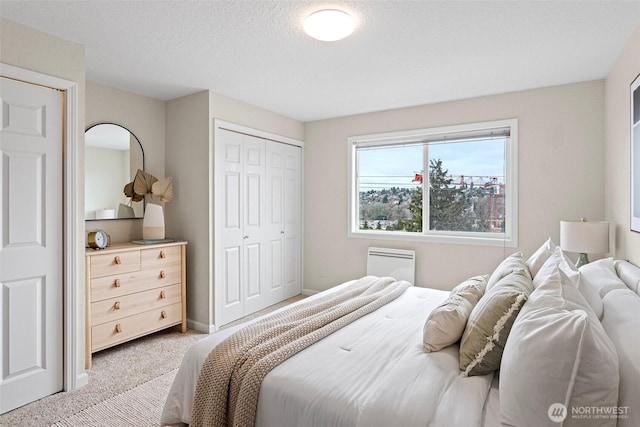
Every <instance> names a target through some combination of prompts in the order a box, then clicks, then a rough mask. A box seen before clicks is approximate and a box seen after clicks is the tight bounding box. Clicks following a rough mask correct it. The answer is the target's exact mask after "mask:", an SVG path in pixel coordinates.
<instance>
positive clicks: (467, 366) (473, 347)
mask: <svg viewBox="0 0 640 427" xmlns="http://www.w3.org/2000/svg"><path fill="white" fill-rule="evenodd" d="M532 291H533V287H532V285H531V276H530V275H529V271H528V270H526V269H520V270H516V271H514V272H512V273H510V274H508V275H507V276H505V277H503V278H502V279H501V280H500V281H498V282H497V283H496V284H495V285H494V286H493V287H492V288H491V289H488V290H487V292H486V294H485V295H484V296H483V297H482V298H481V299H480V301H478V304H477V305H476V306H475V307H474V309H473V311H472V312H471V315H470V316H469V321H468V322H467V326H466V328H465V330H464V333H463V334H462V341H461V342H460V370H462V373H463V375H465V376H473V375H485V374H488V373H491V372H493V371H495V370H497V369H498V368H499V367H500V359H501V358H502V351H503V349H504V346H505V343H506V342H507V337H508V336H509V331H510V330H511V326H512V325H513V322H514V321H515V319H516V317H517V315H518V313H519V312H520V309H521V308H522V306H523V305H524V303H525V301H526V300H527V297H528V296H529V295H530V294H531V292H532Z"/></svg>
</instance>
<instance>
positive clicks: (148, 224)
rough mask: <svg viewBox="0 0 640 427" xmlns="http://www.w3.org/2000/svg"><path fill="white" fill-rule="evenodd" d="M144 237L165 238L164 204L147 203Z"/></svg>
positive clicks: (148, 238)
mask: <svg viewBox="0 0 640 427" xmlns="http://www.w3.org/2000/svg"><path fill="white" fill-rule="evenodd" d="M142 238H143V239H145V240H161V239H164V211H163V209H162V206H160V205H156V204H153V203H147V206H146V207H145V208H144V219H143V220H142Z"/></svg>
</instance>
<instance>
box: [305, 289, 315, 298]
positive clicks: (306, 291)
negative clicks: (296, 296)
mask: <svg viewBox="0 0 640 427" xmlns="http://www.w3.org/2000/svg"><path fill="white" fill-rule="evenodd" d="M317 293H318V291H314V290H311V289H303V290H302V295H306V296H308V297H310V296H311V295H315V294H317Z"/></svg>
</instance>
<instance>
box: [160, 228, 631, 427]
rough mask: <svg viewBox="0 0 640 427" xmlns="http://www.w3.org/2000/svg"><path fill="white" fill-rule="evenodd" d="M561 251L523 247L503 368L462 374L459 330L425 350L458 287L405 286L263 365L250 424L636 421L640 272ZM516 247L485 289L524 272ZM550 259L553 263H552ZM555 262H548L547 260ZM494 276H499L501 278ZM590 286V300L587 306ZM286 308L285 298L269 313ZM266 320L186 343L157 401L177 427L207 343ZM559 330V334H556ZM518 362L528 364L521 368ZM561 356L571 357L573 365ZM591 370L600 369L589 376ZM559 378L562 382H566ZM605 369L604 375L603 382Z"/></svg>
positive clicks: (183, 420) (369, 426)
mask: <svg viewBox="0 0 640 427" xmlns="http://www.w3.org/2000/svg"><path fill="white" fill-rule="evenodd" d="M559 251H560V250H559V249H558V248H556V247H555V246H554V245H553V246H552V245H551V241H550V240H548V241H547V242H545V244H544V245H543V246H541V248H540V249H539V250H538V251H536V253H535V254H533V255H531V257H529V258H528V259H525V258H524V257H523V256H522V254H519V258H520V259H521V261H522V262H523V263H524V265H526V266H527V271H526V273H527V274H529V275H530V279H531V283H532V285H534V284H535V278H536V277H538V278H539V280H538V284H537V285H538V286H537V287H536V288H535V289H534V290H533V292H531V293H530V295H529V297H528V298H527V300H526V301H520V302H518V305H519V309H520V313H519V314H517V316H515V317H514V321H513V324H512V325H511V332H510V333H509V336H508V339H507V341H506V344H505V343H503V347H504V348H503V350H502V352H503V353H504V354H503V355H502V361H501V362H498V363H502V365H501V366H499V367H498V369H497V370H490V372H488V373H483V371H480V372H479V373H476V374H474V375H464V374H463V373H462V372H461V365H460V360H461V348H460V346H461V344H460V343H461V342H463V343H464V342H465V341H464V338H463V340H462V341H460V339H459V337H458V339H457V341H456V342H454V343H453V344H451V345H445V346H444V347H443V348H441V349H439V348H438V349H437V350H436V351H430V352H426V351H425V348H427V341H428V338H427V336H426V333H427V332H426V331H427V328H426V324H427V322H425V320H426V319H431V318H432V317H433V316H434V314H433V313H435V312H438V310H442V309H443V307H445V308H446V307H447V304H450V303H451V299H452V297H453V296H455V295H454V292H453V291H452V292H449V291H441V290H435V289H429V288H420V287H415V286H408V287H407V288H406V290H404V292H402V293H401V294H400V295H399V296H397V297H396V298H395V299H393V300H391V301H390V302H388V303H386V304H385V305H383V306H381V307H380V308H378V309H376V310H375V311H372V312H371V313H369V314H366V315H364V316H362V317H360V318H358V319H356V320H354V321H353V322H351V323H349V324H348V325H346V326H344V327H342V328H341V329H338V330H336V331H335V332H333V333H331V334H330V335H328V336H326V337H325V338H323V339H320V340H319V341H317V342H315V343H314V344H312V345H310V346H308V347H306V348H305V349H303V350H301V351H300V352H298V353H297V354H295V355H293V356H291V357H290V358H288V359H287V360H285V361H284V362H282V363H281V364H279V365H277V366H276V367H275V368H273V369H272V370H270V371H269V373H268V374H267V375H266V376H265V377H264V379H263V381H262V383H261V386H260V389H259V398H258V400H257V408H256V412H255V425H256V426H258V427H275V426H278V427H280V426H282V427H285V426H305V427H306V426H309V427H312V426H318V427H320V426H366V427H375V426H390V425H397V426H403V427H411V426H487V427H491V426H500V425H536V426H540V425H550V426H555V425H610V426H615V425H618V426H622V427H626V426H632V425H638V423H640V407H638V406H639V405H638V403H637V401H638V396H640V338H639V334H638V333H637V331H638V330H640V315H639V314H638V313H640V296H639V295H638V283H639V282H640V269H639V268H638V267H636V266H634V265H632V264H630V263H627V262H625V261H615V262H614V260H612V259H611V258H608V259H604V260H599V261H596V262H594V263H591V264H588V268H584V271H580V272H573V273H572V272H571V271H569V270H568V269H567V270H566V271H565V272H564V273H563V272H562V271H561V270H562V269H561V268H559V267H558V265H557V264H559V262H557V261H558V260H559V259H560V258H559V256H561V254H560V255H558V253H559ZM516 255H517V254H514V255H512V256H510V257H508V258H507V259H505V261H503V262H502V263H501V265H499V266H498V267H497V268H496V270H495V271H493V272H492V273H491V274H488V275H486V276H484V278H485V280H486V281H487V283H486V285H488V284H490V283H491V282H492V279H493V287H492V289H495V286H499V283H501V281H504V280H505V278H506V277H507V276H508V275H509V274H510V273H506V272H507V271H511V273H513V272H514V271H516V270H517V271H518V274H521V275H522V274H523V271H521V270H518V269H517V268H516V267H514V265H513V262H512V261H513V260H514V258H518V256H516ZM554 258H555V260H556V261H554V262H551V261H553V260H554ZM519 262H520V261H519ZM554 263H555V264H556V265H553V266H550V264H554ZM564 264H566V262H564ZM564 268H565V269H566V268H567V265H564ZM514 269H515V270H514ZM572 274H573V275H574V276H575V277H574V279H575V278H576V277H581V278H582V281H581V282H580V283H579V285H578V284H576V283H574V286H572V287H569V286H567V288H566V290H565V291H564V292H565V293H564V294H563V295H562V297H563V298H565V297H566V298H565V299H566V300H564V299H563V302H562V303H558V304H559V305H558V306H557V307H556V308H553V306H554V304H555V303H554V302H553V300H554V298H557V295H558V294H557V292H556V290H555V289H556V288H553V287H552V286H550V285H547V284H543V283H542V282H545V280H546V282H549V281H550V280H551V281H553V279H554V278H555V279H557V281H559V282H558V283H560V281H563V280H565V279H567V276H571V275H572ZM500 275H502V277H500V278H499V277H497V276H500ZM545 275H546V276H545ZM541 276H542V277H543V279H540V277H541ZM587 278H588V279H587ZM359 280H363V279H359ZM354 282H356V280H354V281H349V282H347V283H343V284H341V285H339V286H336V287H334V288H332V289H330V290H328V291H325V292H322V293H320V294H317V295H314V296H311V297H309V298H306V299H304V300H302V301H299V302H297V303H295V304H296V305H302V304H310V303H311V302H312V301H314V300H318V299H321V298H327V297H329V296H331V295H339V294H340V293H341V292H345V290H347V289H350V286H353V284H354ZM546 282H545V283H546ZM574 282H575V280H574ZM496 283H498V285H497V284H496ZM585 283H588V286H589V287H590V289H591V291H592V292H591V294H590V296H588V297H584V298H583V297H576V298H578V299H579V300H580V303H581V304H583V305H584V307H570V306H569V305H570V304H571V298H573V297H574V296H575V295H573V294H572V292H573V289H574V288H576V289H579V288H580V287H583V286H585ZM556 285H557V284H556ZM456 288H458V287H456ZM456 288H454V291H455V289H456ZM563 289H564V288H563ZM594 291H595V293H594ZM483 292H486V293H487V295H488V294H489V290H488V289H487V288H483ZM554 292H555V293H554ZM565 294H566V295H565ZM576 294H577V293H576ZM572 295H573V296H572ZM594 295H595V297H596V298H597V299H594V300H593V304H595V308H593V309H592V308H586V306H587V305H588V304H589V303H588V300H589V298H591V299H593V298H594ZM485 296H486V295H485ZM485 296H481V297H480V298H479V301H482V300H483V299H484V298H485ZM458 299H459V298H458ZM567 300H568V301H570V302H567ZM465 304H466V303H465ZM477 304H480V303H479V302H477ZM514 304H515V303H514ZM568 304H569V305H568ZM287 309H291V307H284V308H282V309H280V310H278V311H277V312H275V313H278V312H283V311H284V310H287ZM458 312H459V310H458ZM458 312H456V314H457V315H458V314H459V313H458ZM566 313H571V315H570V319H569V321H568V322H565V321H563V322H562V324H563V325H565V324H567V323H568V324H570V325H571V326H572V327H573V326H576V325H583V326H584V325H585V324H586V325H587V326H588V327H587V333H586V334H587V335H588V336H587V335H585V336H586V338H584V339H581V341H580V343H579V345H578V346H577V347H576V350H575V351H578V352H582V351H587V350H589V341H588V340H592V341H593V340H595V341H594V342H592V344H594V345H595V346H596V347H598V348H595V347H594V348H595V349H594V350H593V351H591V350H589V351H590V352H589V353H575V351H574V349H573V348H572V347H570V344H571V342H572V340H570V339H566V338H564V337H562V336H561V335H559V334H558V333H556V332H553V333H549V331H548V330H546V329H545V328H548V327H549V325H550V324H551V325H555V324H556V323H557V316H561V317H562V316H565V314H566ZM585 313H586V314H585ZM450 314H451V312H448V313H447V315H450ZM549 316H550V317H549ZM447 319H449V318H447ZM549 319H552V321H550V320H549ZM263 320H264V319H262V318H258V319H254V320H252V321H250V322H248V323H246V324H243V325H239V326H236V327H234V328H230V329H226V330H223V331H219V332H217V333H215V334H212V335H210V336H208V337H206V338H204V339H203V340H201V341H199V342H197V343H195V344H194V345H193V346H192V347H191V348H190V349H189V350H188V351H187V353H186V354H185V356H184V359H183V361H182V364H181V366H180V369H179V371H178V373H177V375H176V378H175V380H174V382H173V384H172V386H171V389H170V392H169V395H168V397H167V400H166V403H165V406H164V408H163V413H162V417H161V424H162V425H185V424H189V423H190V422H191V421H192V418H191V417H192V411H193V409H194V404H193V402H194V395H195V393H196V384H197V382H198V377H199V375H200V371H201V369H202V367H203V364H204V363H205V360H206V359H207V357H208V355H209V354H210V353H211V352H212V349H214V348H216V346H218V345H219V344H220V343H222V342H223V341H224V340H225V339H227V338H228V337H230V336H231V335H232V334H234V333H236V332H237V331H238V330H240V329H241V328H244V327H246V326H248V325H251V324H253V323H254V322H260V321H263ZM448 322H449V320H448ZM554 322H555V323H554ZM596 322H597V324H596ZM531 325H534V326H535V331H541V333H539V334H538V335H539V336H537V335H536V333H535V332H534V333H532V332H531V331H532V330H531V329H530V328H531ZM541 325H542V326H541ZM589 325H590V326H589ZM553 327H554V328H555V327H556V326H553ZM527 328H529V329H527ZM589 328H591V329H589ZM465 329H469V326H466V328H465ZM554 331H557V329H554ZM593 331H595V332H593ZM601 331H605V332H604V333H602V334H605V333H606V336H605V337H604V338H603V336H599V335H598V333H601ZM465 333H467V331H465ZM583 335H584V334H583ZM550 337H552V338H550ZM594 337H595V338H594ZM555 338H557V339H559V340H560V341H559V342H554V341H553V340H554V339H555ZM536 339H538V340H541V341H536ZM598 340H600V341H598ZM602 340H604V341H602ZM539 342H542V343H543V344H544V345H539ZM440 344H441V343H440ZM465 346H466V344H465ZM563 346H564V347H563ZM578 347H579V348H578ZM599 347H602V348H603V349H602V350H601V349H600V348H599ZM607 351H608V352H607ZM558 352H560V353H562V354H561V355H558V354H559V353H558ZM601 353H602V354H601ZM545 354H552V355H553V358H555V359H554V360H557V363H556V362H553V363H551V364H549V361H548V360H545ZM565 359H566V360H565ZM614 359H615V360H614ZM603 360H604V362H603ZM525 361H526V362H525ZM521 363H526V367H524V368H522V366H520V364H521ZM567 363H569V364H571V363H573V365H571V366H573V368H571V366H569V365H567ZM593 363H596V364H598V366H600V368H599V369H594V368H593V366H592V365H590V364H593ZM556 365H557V366H556ZM478 366H479V365H478ZM567 366H569V369H568V368H567ZM546 371H548V372H547V373H546V374H545V372H546ZM592 371H597V372H596V374H595V376H594V375H593V372H592ZM548 375H550V376H553V377H554V378H555V379H553V381H555V382H553V381H552V382H551V383H549V382H545V376H548ZM564 377H567V378H566V381H564V382H562V381H561V380H562V379H563V378H564ZM603 377H606V378H605V379H604V380H603ZM614 377H615V378H614ZM540 381H542V384H541V385H540V384H539V383H540ZM605 383H606V384H605ZM550 384H551V386H550ZM594 384H595V385H594ZM536 387H538V388H540V389H536ZM614 389H615V393H614ZM537 400H540V402H537ZM550 403H554V404H555V403H560V404H563V405H564V407H561V409H564V410H565V412H564V413H562V414H561V413H560V412H558V408H557V407H553V408H552V407H551V405H550ZM603 408H610V409H603ZM553 410H555V411H556V412H553ZM572 411H573V412H572ZM585 411H588V412H589V413H588V414H587V413H585ZM595 412H597V414H596V413H595ZM605 412H606V413H605ZM553 416H555V417H559V416H563V419H562V420H560V421H561V422H563V424H558V423H556V422H555V421H557V420H558V418H556V419H553V418H552V417H553Z"/></svg>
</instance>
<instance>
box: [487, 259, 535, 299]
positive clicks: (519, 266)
mask: <svg viewBox="0 0 640 427" xmlns="http://www.w3.org/2000/svg"><path fill="white" fill-rule="evenodd" d="M516 270H526V273H527V275H529V278H531V273H529V267H527V264H526V263H525V261H524V259H523V258H522V252H515V253H513V254H511V255H509V256H508V257H506V258H505V259H503V260H502V262H501V263H500V264H499V265H498V266H497V267H496V269H495V270H493V273H491V276H490V277H489V280H487V289H486V290H487V291H488V290H489V289H491V288H492V287H493V286H494V285H495V284H496V283H498V282H499V281H500V279H502V278H503V277H505V276H506V275H508V274H510V273H513V272H514V271H516Z"/></svg>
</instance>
